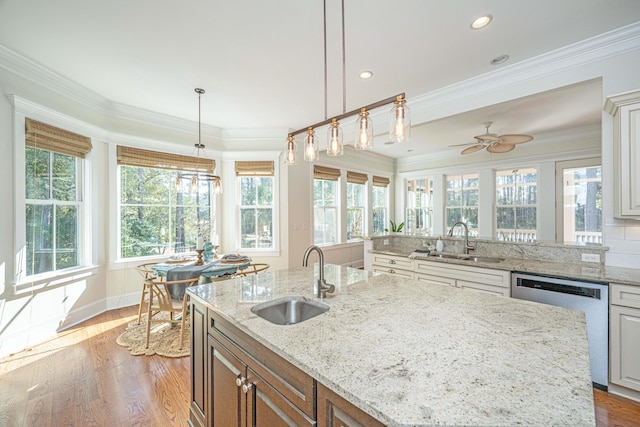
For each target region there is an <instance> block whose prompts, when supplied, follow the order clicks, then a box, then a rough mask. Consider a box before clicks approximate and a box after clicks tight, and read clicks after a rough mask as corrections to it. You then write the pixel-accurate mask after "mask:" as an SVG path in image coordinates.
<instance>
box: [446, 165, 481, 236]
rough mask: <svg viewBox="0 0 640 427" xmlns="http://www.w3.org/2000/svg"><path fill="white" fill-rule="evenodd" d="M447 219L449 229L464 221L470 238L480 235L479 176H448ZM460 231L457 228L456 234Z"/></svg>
mask: <svg viewBox="0 0 640 427" xmlns="http://www.w3.org/2000/svg"><path fill="white" fill-rule="evenodd" d="M445 217H446V227H447V229H450V228H451V226H453V224H455V223H456V222H457V221H463V222H465V223H467V226H468V227H469V235H470V236H477V235H478V174H470V175H448V176H447V201H446V206H445ZM460 230H461V229H460V228H457V229H456V232H457V233H460V232H461V231H460Z"/></svg>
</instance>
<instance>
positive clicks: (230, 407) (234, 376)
mask: <svg viewBox="0 0 640 427" xmlns="http://www.w3.org/2000/svg"><path fill="white" fill-rule="evenodd" d="M209 360H210V361H211V363H210V366H209V372H210V381H211V393H210V396H209V399H211V411H210V412H209V414H208V415H209V418H208V419H209V425H212V426H224V427H227V426H228V427H232V426H238V427H245V426H246V425H247V424H246V414H247V407H246V395H245V393H244V392H243V391H242V387H241V386H242V385H243V384H244V382H245V380H246V366H245V365H244V364H243V363H242V362H241V361H240V360H238V358H236V357H235V356H234V355H233V354H231V353H230V352H229V351H228V350H227V349H226V348H225V347H224V346H223V345H222V344H220V343H219V342H218V341H217V340H215V339H214V338H212V337H209ZM237 380H240V383H241V384H240V386H239V385H238V384H237Z"/></svg>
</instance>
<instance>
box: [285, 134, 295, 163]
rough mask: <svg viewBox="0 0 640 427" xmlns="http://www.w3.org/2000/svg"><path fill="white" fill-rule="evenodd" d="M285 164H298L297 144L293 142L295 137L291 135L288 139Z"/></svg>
mask: <svg viewBox="0 0 640 427" xmlns="http://www.w3.org/2000/svg"><path fill="white" fill-rule="evenodd" d="M284 162H285V163H286V164H288V165H293V164H295V163H296V143H295V141H294V140H293V135H291V134H289V136H288V137H287V146H286V147H285V158H284Z"/></svg>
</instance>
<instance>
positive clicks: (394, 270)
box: [372, 254, 415, 279]
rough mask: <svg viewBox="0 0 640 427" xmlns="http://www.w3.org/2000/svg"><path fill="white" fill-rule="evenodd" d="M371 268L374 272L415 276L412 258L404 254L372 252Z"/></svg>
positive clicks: (406, 276) (411, 277) (410, 277)
mask: <svg viewBox="0 0 640 427" xmlns="http://www.w3.org/2000/svg"><path fill="white" fill-rule="evenodd" d="M372 269H373V271H374V272H379V273H388V274H393V275H395V276H399V277H404V278H406V279H413V278H415V274H414V272H413V260H412V259H409V258H407V257H406V256H399V255H386V254H385V255H382V254H373V260H372Z"/></svg>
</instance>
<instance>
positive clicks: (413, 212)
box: [405, 179, 433, 233]
mask: <svg viewBox="0 0 640 427" xmlns="http://www.w3.org/2000/svg"><path fill="white" fill-rule="evenodd" d="M432 205H433V181H432V180H431V179H412V180H408V181H407V208H406V215H405V222H406V229H407V233H429V232H430V231H431V213H432V210H431V209H432Z"/></svg>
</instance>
